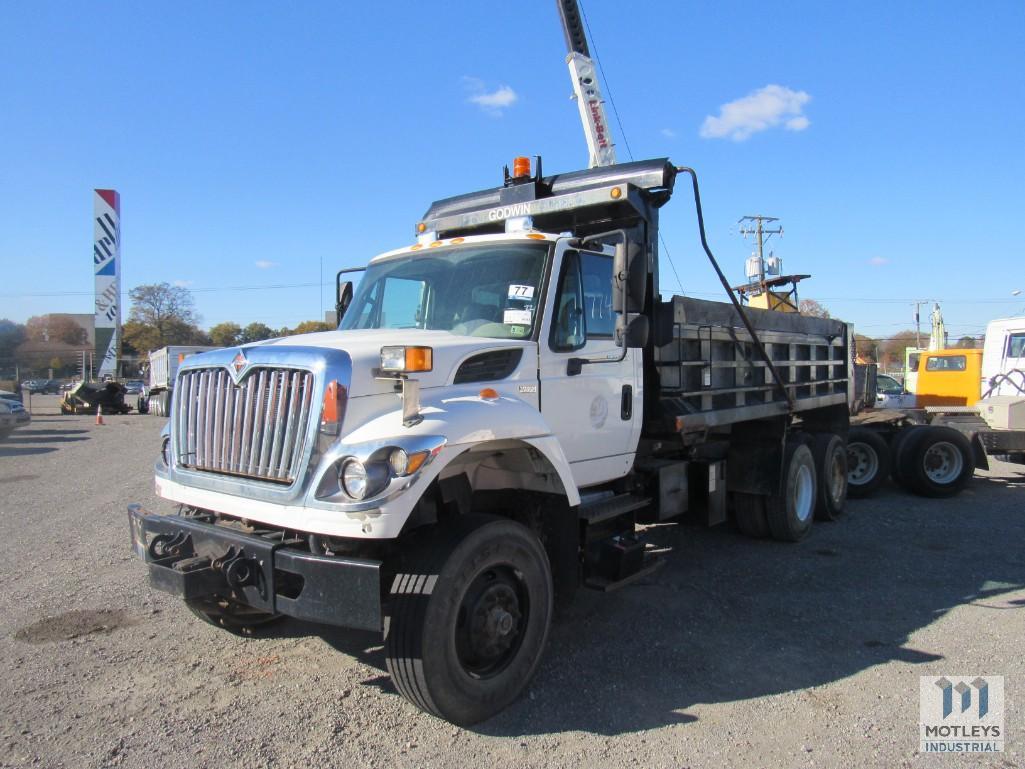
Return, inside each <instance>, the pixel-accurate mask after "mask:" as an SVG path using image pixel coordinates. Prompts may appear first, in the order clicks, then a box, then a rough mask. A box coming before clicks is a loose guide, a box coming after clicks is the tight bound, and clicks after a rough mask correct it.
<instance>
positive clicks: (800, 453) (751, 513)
mask: <svg viewBox="0 0 1025 769" xmlns="http://www.w3.org/2000/svg"><path fill="white" fill-rule="evenodd" d="M834 437H835V436H834ZM818 488H819V481H818V477H817V472H816V467H815V458H814V457H813V455H812V451H811V449H810V448H809V446H808V445H807V443H805V442H804V441H803V440H801V439H800V438H797V437H796V436H794V437H792V438H791V439H790V440H789V441H787V445H786V448H785V449H784V457H783V489H782V493H780V494H770V495H762V494H746V493H740V492H738V493H736V494H734V510H735V514H736V520H737V527H738V528H739V529H740V531H741V532H742V533H743V534H745V535H746V536H748V537H752V538H755V539H764V538H766V537H769V536H771V537H772V538H773V539H776V540H779V541H781V542H799V541H800V540H802V539H804V538H805V537H806V536H808V533H809V532H810V531H811V526H812V522H813V519H814V518H815V508H816V504H817V500H818Z"/></svg>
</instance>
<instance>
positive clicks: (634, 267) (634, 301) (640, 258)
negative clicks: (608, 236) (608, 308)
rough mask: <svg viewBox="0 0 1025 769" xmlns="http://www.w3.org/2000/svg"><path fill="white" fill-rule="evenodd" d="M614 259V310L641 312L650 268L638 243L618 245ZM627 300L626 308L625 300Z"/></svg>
mask: <svg viewBox="0 0 1025 769" xmlns="http://www.w3.org/2000/svg"><path fill="white" fill-rule="evenodd" d="M615 248H616V253H615V256H613V258H612V309H613V310H615V311H616V312H641V311H642V310H643V309H644V295H645V293H646V289H647V286H648V266H647V264H645V259H644V254H643V253H642V251H641V247H640V246H639V245H637V244H636V243H617V244H616V246H615ZM624 296H625V298H626V307H623V299H624Z"/></svg>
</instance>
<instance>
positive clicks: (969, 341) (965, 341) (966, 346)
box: [955, 336, 975, 350]
mask: <svg viewBox="0 0 1025 769" xmlns="http://www.w3.org/2000/svg"><path fill="white" fill-rule="evenodd" d="M955 347H960V348H961V349H962V350H974V349H975V337H974V336H963V337H961V338H960V339H958V340H957V344H956V345H955Z"/></svg>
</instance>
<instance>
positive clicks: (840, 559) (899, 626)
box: [0, 396, 1025, 769]
mask: <svg viewBox="0 0 1025 769" xmlns="http://www.w3.org/2000/svg"><path fill="white" fill-rule="evenodd" d="M33 411H34V412H35V413H34V418H33V422H32V424H31V425H30V426H28V427H26V428H23V429H20V430H18V431H16V432H15V433H14V434H13V435H12V436H10V437H9V438H7V439H6V440H4V441H2V442H0V548H2V550H0V554H2V556H3V557H2V558H0V585H2V590H0V655H2V657H3V659H4V660H5V663H6V664H5V666H4V668H5V672H4V675H3V676H2V677H0V766H3V767H22V766H43V767H67V768H68V769H78V768H79V767H107V766H119V767H147V768H148V767H154V766H161V767H171V768H176V767H224V766H239V767H263V766H273V767H292V766H295V767H307V766H344V767H347V768H348V767H363V766H368V767H463V766H475V767H564V766H568V767H577V766H579V767H604V766H616V767H620V766H626V767H630V766H639V767H693V768H695V769H696V768H697V767H853V766H857V767H899V766H914V767H918V766H923V767H933V766H936V767H948V766H949V767H953V766H998V767H1011V766H1016V767H1017V766H1025V704H1023V702H1025V661H1023V655H1022V651H1023V638H1025V547H1023V544H1025V468H1023V467H1021V466H1017V465H1009V464H1003V463H995V466H994V468H993V469H992V470H990V471H989V472H980V473H979V474H978V477H977V478H976V479H975V480H974V482H973V483H972V485H971V486H970V487H969V489H968V490H967V491H966V492H965V493H963V494H962V495H961V496H960V497H958V498H955V499H952V500H926V499H921V498H918V497H913V496H910V495H908V494H906V493H904V492H903V491H900V490H898V489H897V488H895V487H892V486H888V487H886V488H884V489H883V490H881V492H880V493H879V494H878V495H877V496H876V497H874V498H873V499H871V500H864V501H853V502H851V504H850V507H849V513H848V515H847V517H846V518H845V519H844V520H842V521H840V522H837V523H832V524H817V525H816V527H815V531H814V532H813V534H812V536H811V537H810V539H808V540H807V541H805V542H803V543H801V544H799V545H782V544H777V543H773V542H762V541H752V540H747V539H744V538H742V537H741V536H740V535H739V534H737V533H736V532H735V531H732V530H730V529H729V528H726V527H719V528H716V529H702V528H698V527H696V526H691V525H679V526H677V525H670V526H660V527H654V528H652V529H651V530H649V541H651V542H654V543H656V544H659V545H661V546H664V547H665V548H667V549H671V550H672V551H673V552H672V553H671V554H670V555H669V562H668V564H667V566H666V567H665V568H663V569H661V570H660V571H658V572H656V573H655V574H654V575H652V576H650V577H649V578H648V579H646V580H645V581H643V582H641V583H639V584H636V585H633V586H631V587H628V588H625V589H623V590H621V591H618V592H616V593H612V594H608V595H602V594H598V593H594V592H590V591H582V592H581V593H580V594H579V595H578V597H577V600H576V601H575V603H574V604H573V606H572V607H571V608H570V609H569V610H568V611H567V612H566V613H565V614H564V615H563V616H561V617H560V618H558V620H557V622H556V624H555V626H554V628H553V631H552V635H551V640H550V643H549V647H548V650H547V653H546V656H545V660H544V662H543V664H542V666H541V669H540V670H539V672H538V675H537V676H536V678H535V679H534V681H533V683H532V684H531V685H530V687H529V690H528V692H527V694H526V695H525V696H524V697H523V698H522V699H521V700H520V701H518V702H517V703H515V704H514V705H513V706H512V707H511V708H509V709H508V710H507V711H505V712H504V713H502V714H500V715H499V716H497V717H496V718H494V719H492V720H490V721H488V722H486V723H484V724H481V725H479V726H477V727H474V728H472V729H460V728H456V727H453V726H451V725H450V724H447V723H444V722H442V721H439V720H437V719H435V718H432V717H430V716H427V715H424V714H423V713H421V712H419V711H417V710H416V709H414V708H413V707H412V706H411V705H410V704H409V703H407V702H406V701H405V700H403V699H402V698H401V697H400V696H399V695H398V694H396V692H395V690H394V688H393V687H392V685H391V683H390V681H389V678H388V676H387V674H386V672H385V670H384V667H385V666H384V658H383V654H382V650H381V646H380V638H379V637H378V636H377V635H375V634H371V633H362V632H352V631H345V630H338V629H333V628H329V627H323V626H316V625H309V624H303V623H300V622H296V621H291V620H288V621H286V622H284V623H282V624H279V625H275V626H274V627H273V629H272V630H269V631H268V633H267V634H266V635H265V636H264V637H260V638H252V639H241V638H237V637H235V636H232V635H229V634H227V633H226V632H224V631H221V630H218V629H216V628H213V627H211V626H209V625H206V624H204V623H202V622H200V621H199V620H197V619H196V618H195V617H194V616H193V615H191V614H190V613H189V612H188V611H187V610H186V609H185V607H184V606H183V605H182V604H180V603H179V602H178V601H177V600H175V599H172V598H171V597H169V596H167V595H165V594H163V593H159V592H157V591H154V590H153V589H151V588H150V587H149V585H148V583H147V579H146V569H145V567H144V565H143V564H142V563H141V562H140V561H138V560H137V559H136V558H135V557H134V556H133V555H132V553H131V551H130V548H129V541H128V527H127V515H126V511H125V508H126V506H127V505H128V503H130V502H142V503H143V504H144V505H145V506H147V507H150V508H151V509H156V510H160V511H168V510H169V507H168V506H167V505H166V504H164V503H162V502H161V501H159V500H158V499H157V498H156V497H155V496H154V493H153V478H152V464H153V460H154V458H155V456H156V452H157V449H158V434H159V431H160V428H161V426H162V422H163V420H161V419H160V418H158V417H150V416H137V415H130V416H118V417H107V419H106V422H107V424H106V425H105V426H102V427H101V426H97V425H95V424H94V423H93V418H91V417H60V416H58V415H57V413H56V397H54V396H35V397H34V398H33ZM939 674H946V675H950V674H954V675H959V676H961V675H972V676H975V675H1002V676H1004V680H1005V686H1006V715H1005V729H1006V737H1007V742H1006V749H1005V752H1004V753H1002V754H994V755H990V756H951V755H945V756H941V755H922V754H919V753H918V752H917V749H918V707H919V703H918V686H919V676H921V675H939Z"/></svg>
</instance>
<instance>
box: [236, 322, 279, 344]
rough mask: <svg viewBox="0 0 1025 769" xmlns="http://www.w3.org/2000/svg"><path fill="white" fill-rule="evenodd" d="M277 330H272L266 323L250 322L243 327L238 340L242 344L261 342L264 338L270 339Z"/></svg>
mask: <svg viewBox="0 0 1025 769" xmlns="http://www.w3.org/2000/svg"><path fill="white" fill-rule="evenodd" d="M276 335H277V332H275V331H274V329H272V328H271V327H270V326H268V325H267V324H266V323H259V322H254V323H250V324H249V325H248V326H246V327H245V328H244V329H242V334H241V336H240V337H239V342H240V343H242V344H249V343H250V342H262V341H263V340H264V339H271V338H272V337H274V336H276Z"/></svg>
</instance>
